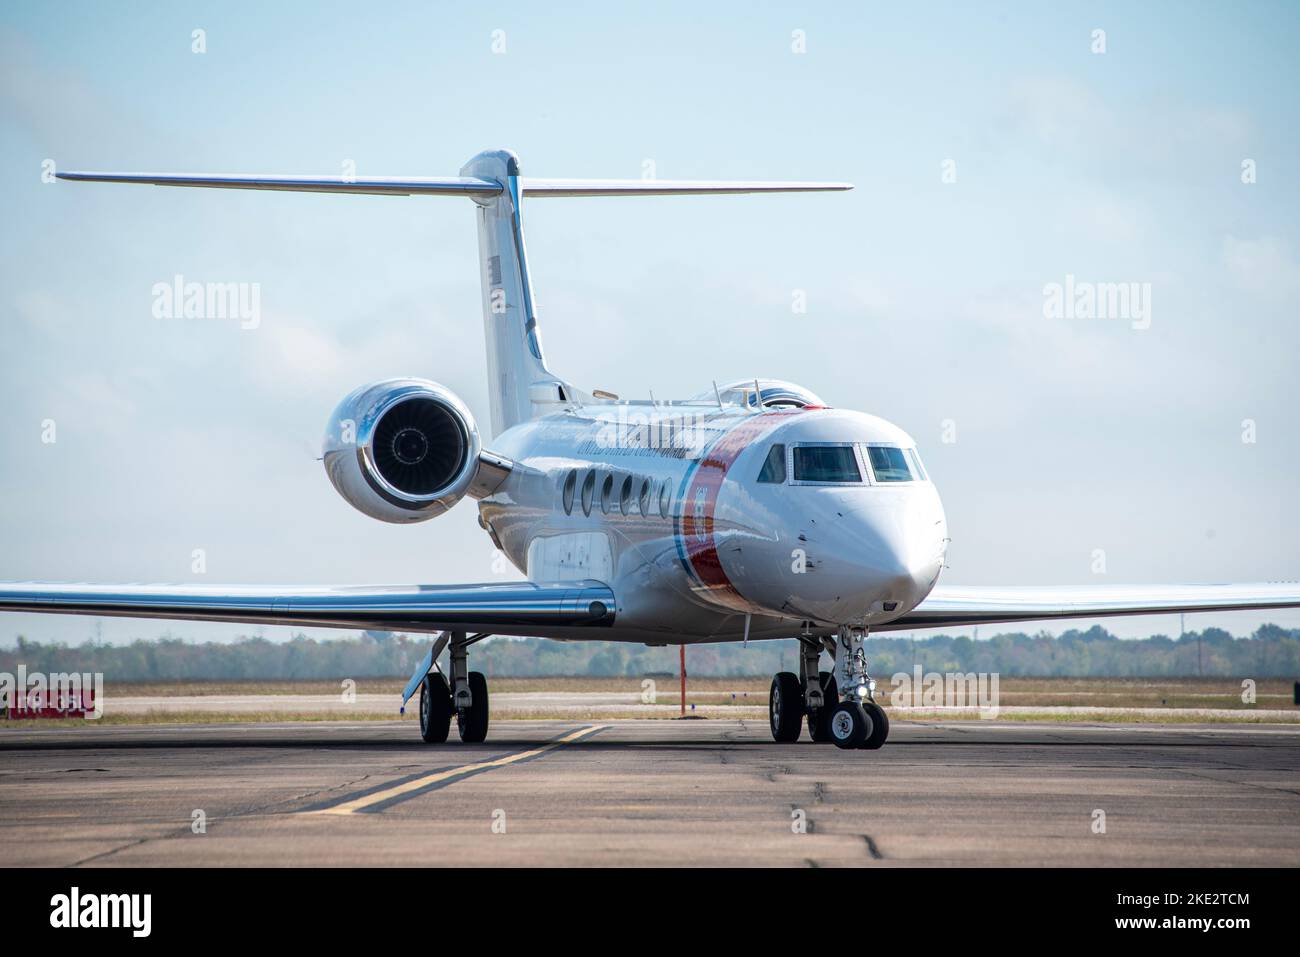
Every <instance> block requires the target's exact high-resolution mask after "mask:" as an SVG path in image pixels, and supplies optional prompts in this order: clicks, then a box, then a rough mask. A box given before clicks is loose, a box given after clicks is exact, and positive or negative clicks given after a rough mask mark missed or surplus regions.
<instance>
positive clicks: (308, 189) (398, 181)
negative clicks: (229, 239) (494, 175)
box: [54, 172, 501, 196]
mask: <svg viewBox="0 0 1300 957" xmlns="http://www.w3.org/2000/svg"><path fill="white" fill-rule="evenodd" d="M54 175H55V176H57V177H58V178H59V179H66V180H79V181H83V182H92V183H143V184H145V185H149V186H211V187H216V188H217V189H282V190H293V191H295V192H301V193H367V194H370V195H374V196H474V195H484V196H494V195H496V194H497V193H499V192H501V184H500V183H494V182H491V181H490V180H485V179H475V178H473V177H468V176H435V177H428V176H259V175H243V174H234V173H230V174H227V173H214V174H207V173H203V174H197V173H80V172H64V173H55V174H54Z"/></svg>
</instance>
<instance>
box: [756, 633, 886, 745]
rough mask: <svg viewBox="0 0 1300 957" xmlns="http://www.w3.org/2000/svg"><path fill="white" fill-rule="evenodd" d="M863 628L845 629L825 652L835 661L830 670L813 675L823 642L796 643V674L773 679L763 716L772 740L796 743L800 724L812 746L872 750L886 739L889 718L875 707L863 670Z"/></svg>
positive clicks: (871, 685) (872, 684) (869, 679)
mask: <svg viewBox="0 0 1300 957" xmlns="http://www.w3.org/2000/svg"><path fill="white" fill-rule="evenodd" d="M864 638H866V629H864V628H853V627H848V626H845V627H843V628H841V629H840V630H839V633H838V634H837V635H836V636H835V638H834V639H833V640H832V639H829V638H828V639H825V640H824V641H825V647H826V650H827V651H829V652H831V654H833V655H834V657H835V670H834V671H818V670H817V663H818V661H819V659H820V658H821V652H822V647H823V643H822V642H821V641H819V640H818V639H815V638H812V637H811V636H805V637H802V638H800V639H799V674H798V675H795V674H793V673H792V672H789V671H783V672H781V673H780V674H778V675H776V676H774V677H773V678H772V689H771V692H770V694H769V698H768V705H769V707H768V717H769V720H770V723H771V726H772V738H773V739H774V740H776V741H781V742H787V743H788V742H792V741H798V740H799V732H800V730H801V729H802V727H803V723H804V720H805V719H807V722H808V736H809V737H810V738H812V739H813V741H816V742H827V741H833V742H834V743H835V744H836V745H837V746H838V747H841V748H845V749H851V748H865V749H867V750H875V749H876V748H879V747H880V746H881V745H883V744H884V743H885V740H886V739H887V738H888V737H889V716H888V715H886V714H885V710H884V708H882V707H880V705H878V704H876V702H875V700H874V697H875V690H876V682H875V681H874V680H872V677H871V675H870V673H868V671H867V655H866V651H865V650H864V649H863V647H862V642H863V639H864Z"/></svg>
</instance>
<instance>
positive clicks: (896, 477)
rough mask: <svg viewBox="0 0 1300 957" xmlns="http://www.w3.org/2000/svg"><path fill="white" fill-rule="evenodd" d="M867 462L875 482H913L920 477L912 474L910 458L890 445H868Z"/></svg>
mask: <svg viewBox="0 0 1300 957" xmlns="http://www.w3.org/2000/svg"><path fill="white" fill-rule="evenodd" d="M909 451H910V450H909ZM867 460H868V461H870V462H871V474H872V475H874V476H875V477H876V481H877V482H914V481H916V480H917V479H918V478H919V477H920V476H918V475H913V474H912V467H911V456H908V455H905V454H904V452H903V450H902V449H899V448H895V447H893V446H890V445H868V446H867Z"/></svg>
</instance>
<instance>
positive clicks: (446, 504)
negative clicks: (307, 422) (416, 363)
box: [323, 379, 511, 523]
mask: <svg viewBox="0 0 1300 957" xmlns="http://www.w3.org/2000/svg"><path fill="white" fill-rule="evenodd" d="M323 458H324V462H325V472H326V474H327V475H329V478H330V481H331V482H332V483H333V484H334V488H336V489H337V490H338V493H339V494H340V495H342V496H343V497H344V498H345V499H347V501H348V503H349V504H351V505H352V507H353V508H355V509H357V510H358V511H360V512H363V513H365V514H366V515H369V516H370V517H371V518H377V519H379V520H381V521H384V522H397V523H402V522H422V521H424V520H425V519H429V518H433V517H434V516H435V515H441V514H442V513H443V512H445V511H447V510H448V509H449V508H451V507H452V506H453V505H455V504H456V503H457V502H459V501H460V500H461V499H462V498H464V497H465V495H467V494H468V495H472V496H473V497H475V498H483V497H484V496H486V495H490V494H491V493H492V492H493V491H495V490H496V488H497V487H498V486H500V484H501V483H502V482H503V481H504V480H505V477H506V475H508V474H509V472H510V468H511V463H510V461H509V460H508V459H503V458H501V457H500V456H498V455H494V454H493V453H492V452H488V451H486V450H484V449H483V447H482V442H481V440H480V439H479V434H478V426H477V425H476V424H475V422H474V416H473V415H471V414H470V411H469V409H468V408H467V407H466V406H465V403H463V402H461V400H460V399H459V398H458V397H457V396H456V394H455V393H454V392H452V391H451V390H450V389H448V388H446V387H444V386H441V385H438V383H436V382H430V381H429V380H427V379H385V380H384V381H382V382H375V383H373V384H371V385H364V386H362V387H361V388H359V389H357V390H356V391H355V392H353V393H351V394H350V395H349V396H348V397H347V398H345V399H344V400H343V401H342V402H340V403H339V405H338V408H336V409H335V410H334V414H333V415H331V416H330V421H329V425H328V426H327V427H326V430H325V447H324V456H323Z"/></svg>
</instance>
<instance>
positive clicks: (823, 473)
mask: <svg viewBox="0 0 1300 957" xmlns="http://www.w3.org/2000/svg"><path fill="white" fill-rule="evenodd" d="M794 480H795V481H796V482H844V483H852V482H858V483H860V482H861V481H862V472H861V470H860V469H859V468H858V457H857V455H855V454H854V451H853V446H852V445H796V446H795V448H794Z"/></svg>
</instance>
